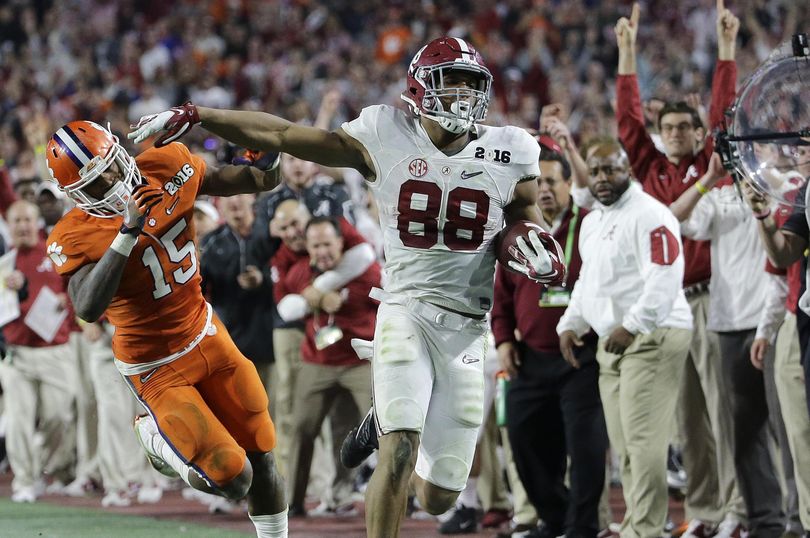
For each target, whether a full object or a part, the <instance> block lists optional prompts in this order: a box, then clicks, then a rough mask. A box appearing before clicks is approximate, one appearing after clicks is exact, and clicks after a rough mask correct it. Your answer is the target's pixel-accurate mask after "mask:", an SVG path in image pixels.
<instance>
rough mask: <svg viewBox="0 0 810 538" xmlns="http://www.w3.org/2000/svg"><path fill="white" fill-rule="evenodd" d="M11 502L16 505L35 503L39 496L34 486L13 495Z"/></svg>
mask: <svg viewBox="0 0 810 538" xmlns="http://www.w3.org/2000/svg"><path fill="white" fill-rule="evenodd" d="M11 500H12V502H15V503H33V502H36V500H37V494H36V492H35V491H34V488H33V486H31V487H25V488H20V489H18V490H17V491H15V492H14V493H13V494H12V495H11Z"/></svg>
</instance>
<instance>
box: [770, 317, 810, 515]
mask: <svg viewBox="0 0 810 538" xmlns="http://www.w3.org/2000/svg"><path fill="white" fill-rule="evenodd" d="M800 360H801V352H800V350H799V335H798V333H797V330H796V316H795V314H791V313H790V312H788V313H787V314H786V316H785V322H784V323H783V324H782V327H781V328H780V329H779V335H778V336H777V337H776V357H775V364H774V377H775V381H776V392H777V394H778V395H779V405H780V407H781V409H782V418H783V419H784V422H785V429H786V430H787V438H788V445H789V447H790V453H791V455H792V457H793V471H794V475H795V478H796V489H797V490H798V493H799V517H800V519H801V522H802V526H803V527H804V528H805V529H810V417H808V415H807V404H806V400H805V386H804V381H803V370H802V365H801V363H800Z"/></svg>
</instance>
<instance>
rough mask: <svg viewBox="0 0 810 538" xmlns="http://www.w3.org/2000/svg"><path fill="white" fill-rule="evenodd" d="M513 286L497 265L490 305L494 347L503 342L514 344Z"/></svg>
mask: <svg viewBox="0 0 810 538" xmlns="http://www.w3.org/2000/svg"><path fill="white" fill-rule="evenodd" d="M514 296H515V285H514V283H513V282H512V280H511V279H510V278H509V276H508V275H507V274H506V270H505V269H504V268H503V266H501V264H498V265H497V266H496V267H495V300H494V301H493V304H492V318H491V324H492V334H493V335H494V336H495V347H498V346H499V345H501V343H503V342H514V340H515V328H516V327H517V319H516V312H515V299H514Z"/></svg>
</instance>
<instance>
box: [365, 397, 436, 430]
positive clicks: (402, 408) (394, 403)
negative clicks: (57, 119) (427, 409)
mask: <svg viewBox="0 0 810 538" xmlns="http://www.w3.org/2000/svg"><path fill="white" fill-rule="evenodd" d="M376 413H377V416H378V417H379V419H380V425H381V427H382V429H383V432H384V433H387V432H385V427H384V426H383V425H385V424H395V425H396V429H397V430H409V431H417V432H421V431H422V425H423V424H424V423H425V413H424V411H423V410H422V407H421V406H420V405H419V402H417V401H416V400H415V399H413V398H405V397H403V398H395V399H393V400H390V401H388V402H386V403H385V407H383V408H382V409H380V408H379V407H378V408H377V410H376Z"/></svg>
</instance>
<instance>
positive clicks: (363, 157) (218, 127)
mask: <svg viewBox="0 0 810 538" xmlns="http://www.w3.org/2000/svg"><path fill="white" fill-rule="evenodd" d="M197 123H199V124H201V125H202V126H203V127H204V128H205V129H206V130H208V131H210V132H212V133H214V134H216V135H219V136H221V137H222V138H224V139H225V140H228V141H230V142H233V143H234V144H237V145H239V146H242V147H245V148H250V149H254V150H262V151H274V152H284V153H289V154H291V155H294V156H296V157H298V158H299V159H304V160H307V161H312V162H316V163H318V164H322V165H324V166H337V167H339V166H345V167H349V168H355V169H356V170H358V171H360V173H362V174H363V175H364V176H366V177H370V176H371V175H372V172H371V171H372V170H373V166H372V165H371V158H370V157H369V155H368V152H367V151H366V150H365V148H364V147H363V146H362V145H361V144H360V143H359V142H358V141H356V140H355V139H353V138H352V137H350V136H348V135H347V134H346V133H344V132H343V130H342V129H337V130H335V131H327V130H325V129H318V128H316V127H308V126H306V125H299V124H297V123H292V122H291V121H288V120H285V119H284V118H280V117H278V116H274V115H272V114H267V113H265V112H254V111H246V110H218V109H214V108H207V107H197V106H195V105H193V104H191V103H186V104H184V105H183V106H179V107H174V108H172V109H169V110H166V111H164V112H160V113H158V114H153V115H150V116H144V117H143V118H141V119H140V121H139V122H138V123H137V125H134V126H133V129H134V130H133V131H132V132H131V133H129V135H127V136H128V137H129V138H134V139H135V142H142V141H143V140H146V139H147V138H149V137H150V136H152V135H155V134H161V136H160V137H159V138H158V139H157V140H156V141H155V145H156V146H158V147H160V146H164V145H166V144H168V143H170V142H173V141H175V140H177V139H178V138H180V137H181V136H182V135H183V134H185V133H186V132H188V131H189V130H190V129H191V128H192V127H193V126H194V125H195V124H197Z"/></svg>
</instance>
